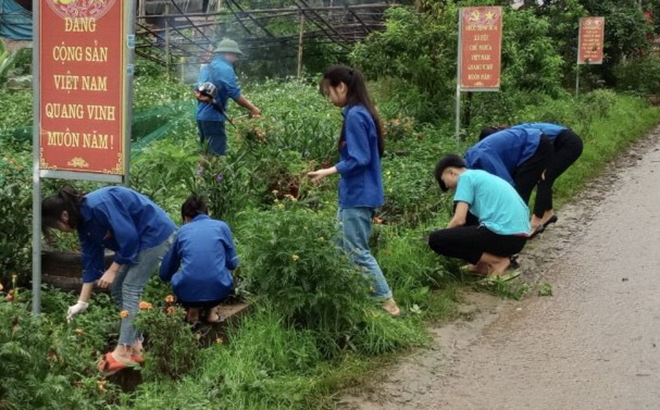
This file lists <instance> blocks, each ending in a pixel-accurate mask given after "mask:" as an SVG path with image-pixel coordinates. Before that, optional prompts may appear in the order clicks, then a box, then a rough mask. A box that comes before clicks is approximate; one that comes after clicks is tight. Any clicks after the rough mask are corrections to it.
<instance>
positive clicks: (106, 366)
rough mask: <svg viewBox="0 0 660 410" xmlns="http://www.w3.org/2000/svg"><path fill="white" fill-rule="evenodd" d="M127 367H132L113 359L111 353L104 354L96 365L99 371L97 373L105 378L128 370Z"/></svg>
mask: <svg viewBox="0 0 660 410" xmlns="http://www.w3.org/2000/svg"><path fill="white" fill-rule="evenodd" d="M131 360H132V358H131ZM129 367H133V366H131V364H129V363H126V362H121V361H119V360H117V359H115V358H114V357H113V356H112V353H106V354H105V355H103V359H101V360H99V362H98V364H97V365H96V368H97V369H99V371H100V372H102V373H103V376H105V377H108V376H112V375H113V374H115V373H117V372H119V371H122V370H124V369H128V368H129Z"/></svg>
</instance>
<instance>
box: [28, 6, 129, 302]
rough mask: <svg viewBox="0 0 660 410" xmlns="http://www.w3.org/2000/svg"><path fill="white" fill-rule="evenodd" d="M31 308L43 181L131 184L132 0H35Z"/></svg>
mask: <svg viewBox="0 0 660 410" xmlns="http://www.w3.org/2000/svg"><path fill="white" fill-rule="evenodd" d="M32 6H33V33H34V34H33V36H34V37H33V44H34V48H33V70H32V71H33V95H34V129H33V160H34V164H33V174H32V177H33V178H32V179H33V181H32V183H33V195H32V291H33V300H32V312H33V313H34V314H39V313H40V312H41V224H42V220H41V199H42V198H41V196H42V195H41V178H58V179H68V180H86V181H96V182H106V183H124V184H127V183H128V175H129V165H130V164H129V154H130V144H131V138H130V135H131V108H132V107H131V102H132V80H133V73H134V65H133V54H134V50H135V13H136V10H135V8H136V2H135V0H106V1H102V2H99V1H96V0H77V1H76V2H75V3H66V4H63V2H60V1H59V0H33V1H32Z"/></svg>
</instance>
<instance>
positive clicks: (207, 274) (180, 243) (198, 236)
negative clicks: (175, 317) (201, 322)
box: [160, 215, 239, 302]
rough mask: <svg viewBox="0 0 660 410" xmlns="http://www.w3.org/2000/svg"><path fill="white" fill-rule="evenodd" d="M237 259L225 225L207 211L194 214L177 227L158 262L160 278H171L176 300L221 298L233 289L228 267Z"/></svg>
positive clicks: (191, 300)
mask: <svg viewBox="0 0 660 410" xmlns="http://www.w3.org/2000/svg"><path fill="white" fill-rule="evenodd" d="M238 263H239V260H238V256H237V255H236V247H235V246H234V241H233V240H232V235H231V230H230V229H229V226H228V225H227V224H226V223H224V222H222V221H216V220H214V219H211V218H209V216H208V215H198V216H196V217H195V218H194V219H193V220H192V222H190V223H188V224H185V225H183V226H182V227H181V229H179V232H178V233H177V237H176V241H175V242H174V245H173V246H172V249H170V251H169V253H168V254H167V255H166V256H165V258H164V259H163V263H162V264H161V266H160V278H161V279H162V280H164V281H166V282H168V281H170V280H171V281H172V288H173V289H174V293H175V294H176V296H177V298H178V299H179V300H180V301H184V302H206V301H213V300H221V299H224V298H225V297H227V295H229V294H230V293H231V291H232V289H233V286H234V284H233V279H232V276H231V273H230V271H232V270H234V269H236V268H237V267H238ZM179 267H181V269H180V270H179ZM177 271H178V272H177Z"/></svg>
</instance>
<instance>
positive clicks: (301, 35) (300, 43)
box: [298, 11, 305, 79]
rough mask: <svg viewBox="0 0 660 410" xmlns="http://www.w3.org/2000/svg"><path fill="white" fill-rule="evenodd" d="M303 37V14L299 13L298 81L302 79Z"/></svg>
mask: <svg viewBox="0 0 660 410" xmlns="http://www.w3.org/2000/svg"><path fill="white" fill-rule="evenodd" d="M304 37H305V13H304V12H303V11H301V12H300V37H299V38H298V79H300V78H301V77H302V58H303V40H304Z"/></svg>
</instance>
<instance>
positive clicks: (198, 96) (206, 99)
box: [195, 91, 211, 103]
mask: <svg viewBox="0 0 660 410" xmlns="http://www.w3.org/2000/svg"><path fill="white" fill-rule="evenodd" d="M195 98H196V99H197V100H198V101H202V102H205V103H210V102H211V97H209V96H207V95H202V93H200V92H199V91H195Z"/></svg>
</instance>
